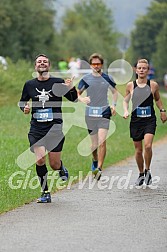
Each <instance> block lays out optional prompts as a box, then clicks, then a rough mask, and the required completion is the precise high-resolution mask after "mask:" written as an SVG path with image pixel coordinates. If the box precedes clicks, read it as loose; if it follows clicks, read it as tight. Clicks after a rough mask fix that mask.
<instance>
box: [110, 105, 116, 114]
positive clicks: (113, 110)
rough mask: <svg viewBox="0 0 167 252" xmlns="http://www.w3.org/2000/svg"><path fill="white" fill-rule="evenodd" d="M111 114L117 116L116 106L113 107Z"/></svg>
mask: <svg viewBox="0 0 167 252" xmlns="http://www.w3.org/2000/svg"><path fill="white" fill-rule="evenodd" d="M111 113H112V115H114V116H115V115H116V109H115V106H111Z"/></svg>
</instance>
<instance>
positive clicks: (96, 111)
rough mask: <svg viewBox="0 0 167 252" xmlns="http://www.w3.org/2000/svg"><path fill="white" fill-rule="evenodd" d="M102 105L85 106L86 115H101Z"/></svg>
mask: <svg viewBox="0 0 167 252" xmlns="http://www.w3.org/2000/svg"><path fill="white" fill-rule="evenodd" d="M102 112H103V110H102V107H87V110H86V115H87V116H93V117H102Z"/></svg>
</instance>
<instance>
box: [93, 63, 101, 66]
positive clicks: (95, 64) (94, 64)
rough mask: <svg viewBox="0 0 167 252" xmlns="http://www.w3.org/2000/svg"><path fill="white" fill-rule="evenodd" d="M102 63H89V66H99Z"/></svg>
mask: <svg viewBox="0 0 167 252" xmlns="http://www.w3.org/2000/svg"><path fill="white" fill-rule="evenodd" d="M101 65H102V63H91V66H101Z"/></svg>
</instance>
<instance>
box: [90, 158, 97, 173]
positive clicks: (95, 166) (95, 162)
mask: <svg viewBox="0 0 167 252" xmlns="http://www.w3.org/2000/svg"><path fill="white" fill-rule="evenodd" d="M97 166H98V161H97V160H94V161H93V162H92V167H91V169H92V172H93V171H94V170H96V169H97Z"/></svg>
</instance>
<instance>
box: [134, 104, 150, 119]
mask: <svg viewBox="0 0 167 252" xmlns="http://www.w3.org/2000/svg"><path fill="white" fill-rule="evenodd" d="M136 114H137V117H150V116H151V107H150V106H147V107H137V108H136Z"/></svg>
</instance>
